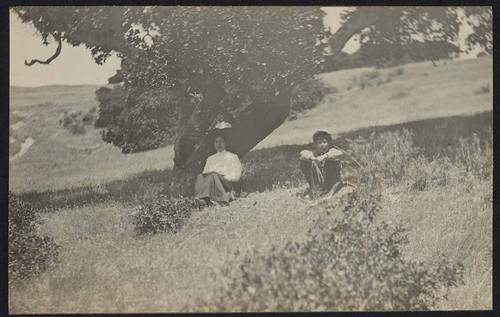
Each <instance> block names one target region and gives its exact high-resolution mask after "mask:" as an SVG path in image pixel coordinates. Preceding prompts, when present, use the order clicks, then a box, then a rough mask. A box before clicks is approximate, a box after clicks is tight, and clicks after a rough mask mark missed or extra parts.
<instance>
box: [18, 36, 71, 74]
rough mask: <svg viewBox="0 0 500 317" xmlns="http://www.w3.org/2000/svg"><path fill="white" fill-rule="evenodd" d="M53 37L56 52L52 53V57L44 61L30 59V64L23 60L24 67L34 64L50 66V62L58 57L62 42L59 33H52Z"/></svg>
mask: <svg viewBox="0 0 500 317" xmlns="http://www.w3.org/2000/svg"><path fill="white" fill-rule="evenodd" d="M53 36H54V38H55V39H56V41H57V49H56V52H55V53H54V55H52V56H51V57H49V58H48V59H46V60H45V61H41V60H38V59H32V60H31V61H30V62H28V61H27V60H25V61H24V65H26V66H32V65H34V64H36V63H38V64H43V65H48V64H50V62H52V61H53V60H54V59H56V58H57V56H59V54H61V48H62V40H61V35H60V34H59V33H54V34H53Z"/></svg>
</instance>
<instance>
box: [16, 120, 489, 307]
mask: <svg viewBox="0 0 500 317" xmlns="http://www.w3.org/2000/svg"><path fill="white" fill-rule="evenodd" d="M491 118H492V116H491V112H489V113H484V114H481V115H478V116H475V117H456V118H447V119H434V120H431V121H424V122H419V123H418V124H402V125H397V126H392V127H389V128H381V129H378V130H377V129H376V130H375V131H376V134H377V135H378V136H377V138H379V137H381V135H382V134H384V133H385V135H387V136H388V137H389V138H385V139H384V140H385V142H387V141H390V140H393V142H394V144H387V143H385V146H387V148H385V149H381V150H380V152H378V154H376V153H372V152H371V151H373V150H375V151H377V149H373V148H372V149H371V150H370V149H369V150H368V152H367V153H366V156H364V158H362V160H361V161H362V162H365V160H366V159H368V160H371V159H372V158H375V157H377V160H381V161H380V164H379V165H378V166H375V168H376V169H386V168H390V167H392V166H396V165H397V164H403V165H406V164H407V166H406V167H405V171H406V172H405V173H404V175H403V176H404V177H403V179H402V181H401V182H400V183H397V184H396V185H394V186H389V185H384V186H383V191H382V203H381V211H380V212H379V214H378V215H377V221H379V222H381V221H385V222H387V223H388V224H389V225H396V224H400V225H402V226H403V227H404V228H406V230H407V234H408V239H409V243H408V245H407V246H406V247H405V249H404V256H405V258H407V259H409V260H412V261H419V262H420V261H421V262H425V263H432V262H434V261H435V260H436V259H438V256H439V255H440V254H444V255H445V256H446V257H447V259H448V260H450V261H461V262H462V263H463V264H464V285H461V286H460V287H456V288H452V289H451V292H450V295H449V298H448V300H445V301H440V302H438V304H437V305H436V306H434V307H433V308H434V309H452V310H453V309H463V310H467V309H490V308H491V299H492V298H491V285H492V284H491V282H492V262H491V259H492V258H491V254H492V253H491V252H492V235H491V230H492V208H491V206H492V205H491V203H492V187H491V171H490V172H489V173H490V174H489V175H490V176H489V177H487V178H481V177H477V175H476V174H474V175H471V176H467V177H466V176H460V175H461V174H460V173H457V172H456V171H455V170H454V168H453V165H450V164H451V163H449V162H448V161H447V160H444V161H437V160H435V161H433V162H430V163H424V164H423V165H421V166H420V165H415V166H414V165H411V164H410V160H403V161H398V158H401V157H405V155H407V154H404V152H398V151H404V149H402V148H400V147H399V145H398V144H401V141H402V140H403V141H404V139H401V136H398V134H397V132H398V131H401V129H402V128H407V129H410V130H411V131H413V137H412V140H413V141H412V142H410V144H413V146H414V147H416V148H418V150H419V152H420V153H422V154H424V155H426V156H427V157H429V158H431V157H436V156H437V155H438V154H441V157H442V158H443V156H444V157H450V158H452V159H453V161H456V160H457V159H458V158H459V157H461V155H464V153H469V154H466V156H465V159H466V160H465V161H470V162H471V164H472V163H473V162H476V160H477V162H479V161H481V160H483V159H486V161H482V162H484V163H481V164H485V166H490V167H491V163H492V160H491V159H492V157H491V152H487V151H486V152H483V154H479V153H478V155H479V156H478V157H476V156H475V154H474V153H477V152H474V150H477V148H471V147H470V143H467V144H469V145H467V146H465V147H459V146H458V145H460V141H459V140H460V138H462V139H463V138H466V139H470V137H471V136H472V135H473V133H476V135H477V136H478V138H479V139H480V140H481V143H483V142H486V143H487V142H488V139H489V138H490V137H491V130H490V129H491V125H492V121H491ZM373 131H374V130H370V129H367V130H365V131H359V132H355V133H352V134H346V135H345V136H344V137H342V138H340V139H337V140H336V143H337V144H339V145H341V146H342V147H343V148H346V149H351V151H352V149H353V148H352V146H350V145H349V144H351V143H350V142H351V141H352V140H356V139H357V138H358V137H362V138H364V139H366V140H369V138H370V136H371V134H372V132H373ZM395 133H396V134H395ZM450 136H453V138H456V140H455V142H452V143H448V142H450V140H451V138H450ZM346 137H347V138H348V139H346ZM360 144H363V143H360ZM449 144H451V145H449ZM481 146H482V145H481ZM490 146H491V144H490ZM301 148H303V147H301V146H296V145H289V146H282V147H275V148H271V149H263V150H257V151H254V152H252V153H251V154H250V155H249V156H248V157H247V158H245V160H244V165H245V170H246V176H245V179H244V184H243V186H245V188H246V189H247V190H250V191H253V190H256V189H260V190H262V192H253V193H251V194H250V195H249V196H248V197H246V198H244V199H239V200H237V201H236V202H234V203H232V204H230V205H229V206H227V207H210V208H206V209H203V210H201V211H199V212H195V213H194V214H193V215H192V217H191V218H190V219H189V221H188V222H187V224H186V225H185V226H184V227H183V228H182V229H181V230H180V232H178V233H177V234H168V233H165V234H156V235H154V236H146V237H140V236H137V235H136V233H135V230H134V224H133V223H132V221H131V217H130V215H131V214H132V213H134V211H135V210H136V207H137V201H136V199H138V198H140V197H144V196H145V197H150V199H151V198H154V197H157V196H158V193H159V192H161V191H162V187H163V186H164V184H165V183H168V181H169V176H168V174H162V175H158V173H156V174H154V173H151V174H143V175H141V177H138V178H132V179H129V180H127V181H123V182H121V183H112V184H110V185H109V186H108V187H104V188H103V187H89V188H85V189H82V190H73V191H65V192H60V193H55V194H48V193H47V194H39V195H38V196H32V195H33V194H29V195H28V196H24V195H22V196H21V197H22V198H24V199H29V200H30V201H34V202H37V201H38V205H37V206H38V208H43V207H44V206H45V207H46V208H48V210H46V212H44V213H43V214H42V218H43V223H42V225H41V226H40V232H41V233H44V234H48V235H49V236H51V237H53V238H54V240H55V242H56V243H58V244H59V245H60V250H59V252H60V254H59V263H58V265H57V266H56V267H55V268H53V269H50V270H48V271H47V272H46V273H44V274H42V275H40V276H38V277H35V278H33V279H31V280H30V281H28V282H26V283H24V284H14V285H11V286H10V292H9V306H10V309H11V312H13V313H32V312H38V313H57V312H73V313H79V312H85V313H94V312H115V313H116V312H125V311H126V312H165V311H169V312H176V311H182V310H189V311H193V310H195V311H196V310H199V309H202V308H200V306H198V302H197V301H198V300H200V299H202V300H205V301H206V303H208V304H206V305H208V306H205V308H203V309H202V310H204V309H207V308H208V309H216V308H214V307H212V306H211V305H212V304H210V303H212V302H213V301H214V300H215V298H214V296H215V294H216V292H217V291H220V289H226V288H228V287H230V285H231V284H230V283H231V278H229V277H228V275H227V274H230V272H233V271H237V270H238V269H239V267H240V265H241V263H242V261H243V260H242V259H243V258H245V256H251V255H252V254H253V253H254V252H260V253H264V254H266V253H270V254H272V252H274V251H272V248H273V247H274V248H278V249H279V248H280V247H283V246H284V245H285V244H286V242H287V241H293V242H298V243H300V242H303V241H306V240H307V237H308V231H309V229H311V228H312V227H313V226H314V224H315V223H316V222H317V221H320V222H325V221H327V220H328V219H329V218H330V217H332V216H331V215H330V214H329V212H327V211H328V209H325V208H324V207H323V206H322V204H321V202H320V203H319V204H318V202H317V201H311V200H304V199H301V198H298V197H297V196H296V195H295V194H296V193H297V192H298V191H299V190H301V189H303V188H304V186H305V184H304V180H303V178H302V176H301V175H300V173H297V163H298V162H297V155H298V151H299V150H300V149H301ZM391 149H392V150H391ZM471 150H472V151H471ZM490 150H491V148H490ZM390 151H395V152H390ZM464 151H465V152H464ZM467 155H468V156H467ZM471 155H472V156H471ZM358 158H360V157H359V156H358ZM447 162H448V163H447ZM457 164H458V163H457ZM461 164H463V163H461ZM472 165H473V164H472ZM472 165H471V166H472ZM419 166H420V167H419ZM414 168H417V170H416V172H417V175H427V176H426V178H427V181H428V182H429V184H428V185H427V187H424V188H420V189H414V188H413V186H414V184H416V183H415V180H414V179H413V177H414V175H413V174H412V173H413V172H412V171H413V169H414ZM436 169H437V170H436ZM350 173H351V170H350V169H348V168H347V167H346V169H345V170H344V177H346V178H348V179H349V175H350ZM476 177H477V178H476ZM442 181H444V183H443V182H442ZM433 182H434V183H436V182H437V183H436V185H435V186H432V185H431V184H432V183H433ZM336 212H337V213H338V212H340V210H336ZM228 272H229V273H228ZM269 283H272V281H269ZM269 300H272V299H269Z"/></svg>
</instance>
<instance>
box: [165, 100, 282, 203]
mask: <svg viewBox="0 0 500 317" xmlns="http://www.w3.org/2000/svg"><path fill="white" fill-rule="evenodd" d="M215 100H219V101H220V100H222V98H220V99H218V98H213V99H212V102H215ZM211 107H212V109H214V110H215V113H213V114H212V115H210V116H203V117H204V118H203V119H200V118H199V117H200V116H201V115H200V114H199V113H198V112H196V110H195V111H194V112H193V115H192V117H191V118H190V120H189V121H190V122H191V123H190V124H188V125H187V127H186V129H185V130H184V133H183V135H181V136H179V142H178V143H176V145H177V147H178V148H177V149H176V156H178V157H180V158H182V160H181V159H178V160H175V165H174V170H173V172H174V173H173V174H174V176H173V178H172V184H171V187H170V193H171V195H173V196H184V197H187V196H191V195H192V194H193V190H194V180H195V179H196V176H197V175H198V174H199V173H201V172H202V171H203V168H204V164H205V162H206V159H207V157H208V156H209V155H211V154H213V153H214V148H213V144H212V143H211V140H210V139H209V138H208V135H207V134H206V133H205V131H206V129H205V130H203V131H197V133H195V134H190V132H189V131H192V130H193V128H192V127H191V125H192V122H198V121H203V122H204V126H205V127H207V128H208V127H209V126H210V125H211V124H212V123H213V120H215V118H216V117H217V115H218V114H219V113H220V111H218V110H220V109H216V108H217V105H216V104H214V103H213V104H211ZM288 111H289V105H288V104H283V105H276V104H274V105H269V104H265V103H263V102H260V101H255V102H254V103H253V104H251V105H250V106H248V107H247V108H246V109H245V110H243V111H242V112H241V113H240V114H238V116H237V117H236V118H234V120H232V122H231V124H232V128H231V130H230V132H229V134H228V136H227V140H226V141H227V145H228V150H230V151H232V152H233V153H235V154H237V155H238V157H239V158H240V159H241V158H242V157H243V156H244V155H245V154H247V153H248V152H249V151H250V150H251V149H252V148H253V147H254V146H255V145H257V144H258V143H259V142H260V141H262V140H263V139H264V138H265V137H266V136H268V135H269V134H270V133H271V132H272V131H274V130H275V129H276V128H277V127H279V126H280V125H281V124H282V123H283V121H284V120H285V119H286V117H287V115H288ZM193 117H195V118H193ZM208 121H210V122H208ZM189 136H191V137H189ZM183 146H184V147H185V148H183V149H181V148H182V147H183ZM188 153H189V154H188ZM179 161H182V162H183V163H180V164H177V162H179Z"/></svg>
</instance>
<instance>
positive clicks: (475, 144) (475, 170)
mask: <svg viewBox="0 0 500 317" xmlns="http://www.w3.org/2000/svg"><path fill="white" fill-rule="evenodd" d="M491 136H493V133H492V134H491ZM459 142H460V147H458V148H457V149H456V154H455V159H456V160H457V163H458V164H461V165H462V167H463V168H464V169H465V171H464V173H465V175H466V176H477V177H479V178H486V177H488V176H489V175H491V174H492V171H493V142H492V140H489V141H487V142H486V143H485V145H484V146H483V147H482V146H481V140H480V139H479V137H478V136H477V134H475V133H474V134H473V135H472V137H468V138H459Z"/></svg>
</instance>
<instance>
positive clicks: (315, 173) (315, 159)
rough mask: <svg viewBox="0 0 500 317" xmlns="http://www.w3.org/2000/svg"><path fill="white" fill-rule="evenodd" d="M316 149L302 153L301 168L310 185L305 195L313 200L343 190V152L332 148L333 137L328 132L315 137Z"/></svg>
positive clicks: (317, 134) (321, 132) (320, 132)
mask: <svg viewBox="0 0 500 317" xmlns="http://www.w3.org/2000/svg"><path fill="white" fill-rule="evenodd" d="M313 142H314V149H313V150H312V151H310V150H303V151H301V152H300V168H301V169H302V172H303V173H304V176H305V178H306V180H307V182H308V183H309V189H308V191H307V192H306V193H305V195H309V196H311V198H315V197H320V196H325V195H327V194H329V193H330V194H332V195H333V194H335V193H336V192H338V191H339V190H340V188H342V186H343V182H342V177H341V175H340V165H341V160H340V159H341V157H342V155H343V153H342V151H340V150H338V149H336V148H334V147H332V144H331V143H332V137H331V136H330V134H329V133H328V132H326V131H317V132H316V133H314V135H313Z"/></svg>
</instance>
